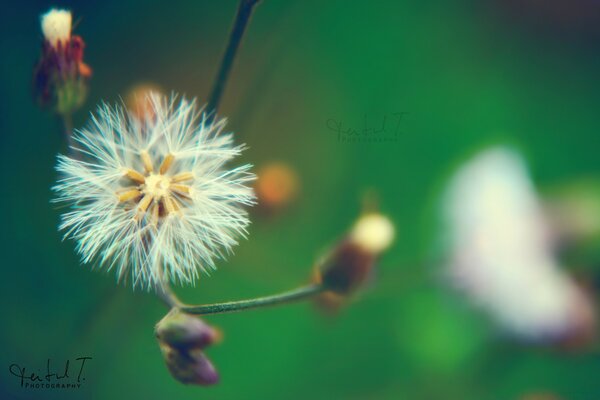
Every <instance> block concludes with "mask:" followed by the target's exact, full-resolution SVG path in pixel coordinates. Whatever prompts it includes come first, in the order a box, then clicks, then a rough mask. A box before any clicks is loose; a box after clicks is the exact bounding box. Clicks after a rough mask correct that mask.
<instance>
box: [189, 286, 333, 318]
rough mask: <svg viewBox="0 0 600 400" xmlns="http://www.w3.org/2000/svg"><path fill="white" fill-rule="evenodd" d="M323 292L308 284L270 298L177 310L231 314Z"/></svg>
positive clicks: (321, 288) (204, 313)
mask: <svg viewBox="0 0 600 400" xmlns="http://www.w3.org/2000/svg"><path fill="white" fill-rule="evenodd" d="M325 290H326V289H325V287H324V286H322V285H320V284H310V285H306V286H302V287H299V288H297V289H293V290H289V291H287V292H283V293H279V294H275V295H272V296H265V297H257V298H254V299H248V300H240V301H230V302H226V303H215V304H205V305H197V306H193V305H181V306H179V309H180V310H181V311H183V312H186V313H188V314H196V315H206V314H223V313H231V312H238V311H243V310H247V309H250V308H259V307H267V306H274V305H279V304H285V303H290V302H293V301H297V300H303V299H306V298H308V297H312V296H314V295H316V294H319V293H321V292H323V291H325Z"/></svg>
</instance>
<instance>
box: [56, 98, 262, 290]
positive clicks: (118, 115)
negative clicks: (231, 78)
mask: <svg viewBox="0 0 600 400" xmlns="http://www.w3.org/2000/svg"><path fill="white" fill-rule="evenodd" d="M149 102H150V104H151V105H152V107H153V113H151V114H147V117H146V118H144V119H140V118H139V116H138V115H137V114H136V113H134V112H129V111H126V110H125V109H124V108H123V107H122V106H115V107H110V106H108V105H105V104H104V105H101V106H100V107H99V108H98V112H97V113H96V115H93V116H92V118H91V123H90V124H89V125H88V126H87V127H86V128H84V129H81V130H78V131H76V132H75V133H74V136H73V139H74V142H75V143H76V144H75V145H74V146H73V154H72V156H63V155H60V156H59V158H58V166H57V170H58V172H59V174H60V179H59V181H58V183H57V185H56V186H55V187H54V190H55V191H56V193H57V199H56V201H57V202H61V203H66V204H68V205H70V210H69V211H67V212H65V213H64V214H63V216H62V221H61V225H60V229H61V230H63V231H64V232H65V237H68V238H72V239H74V240H75V241H76V242H77V247H76V248H77V251H78V253H79V254H80V255H81V257H82V261H83V262H84V263H89V262H94V261H95V262H97V263H98V264H99V265H101V266H103V267H105V268H106V269H114V270H115V271H116V273H117V276H118V278H119V279H126V278H127V277H130V278H131V280H132V282H133V286H134V287H135V286H140V287H143V288H155V287H158V286H161V285H163V284H164V283H165V282H167V281H172V282H176V283H191V284H193V283H194V282H195V279H196V278H197V277H198V275H199V272H208V271H209V270H211V269H214V268H215V260H217V259H222V258H224V257H225V256H226V255H227V254H229V253H231V251H232V248H233V246H235V245H236V244H237V243H238V242H237V240H238V238H239V237H241V236H245V235H246V233H247V232H246V227H247V226H248V224H249V220H248V217H247V213H246V211H245V210H244V206H247V205H252V204H254V193H253V191H252V189H251V188H250V187H249V186H247V185H248V184H249V183H250V182H251V181H252V180H253V179H254V175H253V174H252V173H251V172H250V171H249V170H250V165H243V166H240V167H236V168H233V169H228V167H227V166H226V164H227V163H228V162H229V161H230V160H232V159H233V158H235V157H236V156H238V155H239V154H240V153H241V151H242V150H243V149H244V147H243V146H235V145H234V144H233V137H232V135H231V134H230V133H224V132H223V130H224V127H225V121H224V120H217V121H214V122H208V121H207V118H206V115H205V114H204V113H203V112H202V110H200V109H198V107H197V106H196V104H195V102H194V101H191V102H190V101H188V100H186V99H180V100H177V98H176V97H175V96H173V97H171V98H170V99H169V98H166V97H164V96H160V95H157V94H152V95H150V97H149Z"/></svg>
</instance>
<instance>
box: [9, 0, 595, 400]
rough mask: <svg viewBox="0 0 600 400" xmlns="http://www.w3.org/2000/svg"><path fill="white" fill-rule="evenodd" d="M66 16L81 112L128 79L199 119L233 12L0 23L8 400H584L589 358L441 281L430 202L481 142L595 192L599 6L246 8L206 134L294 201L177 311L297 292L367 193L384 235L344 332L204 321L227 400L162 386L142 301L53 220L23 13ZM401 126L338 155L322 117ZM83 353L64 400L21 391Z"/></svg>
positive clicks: (100, 13) (216, 6)
mask: <svg viewBox="0 0 600 400" xmlns="http://www.w3.org/2000/svg"><path fill="white" fill-rule="evenodd" d="M51 6H59V7H67V8H69V9H71V10H72V11H73V12H74V15H75V19H77V18H81V21H80V23H79V25H78V26H77V27H76V29H75V32H76V33H77V34H80V35H81V36H83V38H84V39H85V41H86V43H87V48H86V57H85V59H86V61H87V63H88V64H89V65H90V66H91V67H92V68H93V70H94V76H93V78H92V81H91V92H90V97H89V99H88V101H87V102H86V105H85V106H84V109H83V110H81V111H80V112H79V113H78V114H77V115H76V116H75V125H76V126H81V125H82V124H84V123H85V121H86V119H87V116H88V114H89V112H90V111H92V110H93V109H94V107H95V104H97V103H98V102H99V101H101V100H106V101H109V102H114V101H118V99H119V96H125V95H126V94H127V92H128V90H129V89H130V88H131V87H132V86H133V85H135V84H137V83H141V82H153V83H155V84H157V85H159V86H160V87H162V88H164V89H165V90H167V91H171V90H173V91H175V92H178V93H182V94H186V95H188V96H197V97H199V98H200V99H202V100H204V99H206V97H207V94H208V92H209V89H210V87H211V82H212V78H213V76H214V75H215V73H216V68H217V65H218V63H219V59H220V55H221V53H222V49H223V46H224V44H225V42H226V39H227V34H228V32H229V29H230V26H231V21H232V19H233V16H234V14H235V10H236V6H237V3H236V2H235V1H233V0H228V1H223V2H209V1H203V2H199V1H187V2H183V1H169V2H164V1H127V2H121V1H114V0H107V1H102V2H97V3H96V2H91V1H86V2H83V1H82V2H59V3H52V2H46V1H39V2H35V1H31V2H12V3H10V2H8V3H7V4H5V5H4V7H3V9H2V12H1V14H0V30H1V31H2V34H1V35H0V37H1V39H0V55H1V56H0V57H1V58H0V60H1V62H0V135H1V145H0V146H1V147H0V152H1V154H0V168H1V171H2V179H1V182H2V193H1V196H0V209H2V210H3V215H2V222H1V225H2V227H3V228H2V230H1V232H2V240H1V241H0V243H1V244H0V246H1V249H0V250H1V252H2V255H3V257H2V270H3V276H2V279H0V293H2V299H1V302H0V311H1V313H2V324H1V329H0V343H1V345H2V351H1V352H0V361H1V362H0V365H1V366H2V371H3V372H1V373H0V397H2V398H7V399H8V398H10V399H12V398H15V399H28V398H50V399H65V398H93V399H130V398H131V399H138V398H139V399H165V398H177V399H179V398H181V399H187V398H189V399H191V398H200V399H255V398H256V399H258V398H260V399H283V398H285V399H306V398H315V399H521V398H522V397H523V396H524V395H526V394H530V393H538V392H552V393H554V394H556V395H558V396H561V398H564V399H598V398H600V379H599V377H600V358H599V353H598V351H597V347H598V346H597V345H592V346H591V348H586V349H585V350H579V351H564V350H558V349H549V348H546V347H542V346H531V345H530V346H526V345H523V344H518V343H517V342H515V341H513V340H511V338H509V337H506V336H504V335H501V334H498V333H497V332H496V331H495V330H494V329H493V327H492V326H491V325H490V323H489V321H488V320H487V319H486V318H485V317H482V316H481V315H480V314H479V313H477V312H474V311H473V310H472V309H471V308H469V307H468V306H467V305H465V303H464V301H463V300H462V299H461V298H459V297H456V296H453V295H452V293H451V292H450V291H448V290H447V289H446V288H445V287H444V285H442V284H441V282H440V278H439V267H438V263H437V260H438V257H437V255H436V254H437V250H436V243H438V237H439V230H438V224H437V219H438V215H437V214H438V209H437V205H438V202H439V196H440V193H441V190H442V188H443V184H444V182H445V179H447V178H448V176H449V174H450V173H451V171H452V169H453V168H454V167H455V166H456V165H457V163H459V162H460V161H461V160H463V159H464V157H465V156H467V155H469V154H471V153H472V152H473V151H474V150H475V149H477V148H481V147H482V146H484V145H487V144H491V143H510V144H513V145H515V146H517V147H518V148H520V149H521V150H522V151H523V152H524V154H525V155H526V157H527V160H528V162H529V164H530V166H531V168H532V171H533V176H534V178H535V181H536V184H538V185H539V186H540V187H544V186H551V185H554V184H556V183H558V182H563V181H568V180H571V179H576V178H579V177H589V176H594V175H595V174H596V173H598V172H599V171H598V168H599V167H600V162H599V157H598V153H599V143H600V142H599V141H598V134H599V127H600V113H599V112H598V106H599V105H600V79H598V74H599V72H598V71H600V52H599V50H600V42H599V39H600V17H599V16H600V13H599V11H598V10H599V7H598V6H597V5H595V2H593V1H585V0H577V1H572V2H567V1H563V2H560V1H549V2H538V1H533V0H532V1H528V0H521V1H518V0H512V1H504V2H503V1H488V2H480V1H474V0H472V1H468V0H460V1H443V0H437V1H429V2H423V1H416V0H412V1H377V2H375V1H373V2H360V1H357V2H349V1H316V0H309V1H281V0H265V1H264V2H263V3H262V4H261V5H260V6H259V7H258V8H257V9H256V13H255V16H254V18H253V20H252V21H251V24H250V27H249V30H248V32H247V35H246V37H245V39H244V43H243V46H242V48H241V51H240V53H239V57H238V59H237V61H236V64H235V67H234V70H233V73H232V77H231V81H230V82H229V86H228V88H227V90H226V93H225V97H224V101H223V104H222V107H221V110H220V113H221V114H222V115H224V116H227V117H228V118H229V125H228V126H229V128H230V129H231V130H233V131H234V132H236V138H237V140H238V142H245V143H247V144H248V145H249V146H250V149H249V150H248V151H246V152H245V154H244V155H243V160H244V161H247V162H251V163H253V164H255V165H256V166H257V167H260V166H262V165H265V164H266V163H269V162H272V161H284V162H286V163H287V164H288V165H290V166H291V167H292V168H294V170H295V171H296V173H297V175H298V177H299V179H300V182H301V189H300V193H299V196H298V198H297V199H296V201H295V202H294V203H293V205H292V206H291V207H290V208H288V209H287V210H286V211H285V212H283V213H281V214H280V215H278V216H277V217H276V218H264V217H262V216H260V215H258V214H256V215H254V217H253V224H252V226H251V229H250V237H249V240H247V241H244V242H242V243H241V245H240V246H239V247H238V248H237V249H236V254H235V256H234V257H232V258H231V259H230V260H229V261H227V262H222V263H220V266H219V269H218V271H216V272H215V273H214V274H212V276H211V277H205V278H203V279H201V281H200V282H199V283H198V285H197V286H196V287H195V288H179V289H178V290H177V291H178V294H180V295H181V297H182V298H183V299H185V300H186V301H188V302H196V303H203V302H213V301H219V300H233V299H238V298H246V297H251V296H257V295H263V294H269V293H272V292H276V291H279V290H282V289H286V288H290V287H294V286H296V285H297V284H299V283H300V282H303V281H305V280H306V279H307V277H308V275H309V273H310V269H311V266H312V264H313V261H314V260H315V259H316V257H318V256H319V255H320V254H321V252H322V251H323V250H324V249H326V248H327V246H328V245H330V244H332V243H334V242H335V240H336V239H338V238H339V237H340V236H341V235H342V234H343V233H344V232H345V231H346V230H347V229H348V227H349V226H350V225H351V224H352V222H353V221H354V219H355V218H356V216H357V215H358V214H359V212H360V210H361V201H362V198H363V196H364V193H365V192H366V191H368V190H374V191H375V192H376V193H377V196H378V198H379V204H380V208H381V210H382V211H383V212H384V213H386V214H388V215H389V216H390V218H391V219H392V220H393V222H394V223H395V224H396V226H397V229H398V237H397V240H396V242H395V244H394V246H393V248H392V249H391V250H390V251H389V252H388V253H387V254H385V256H384V257H383V258H382V259H381V262H380V265H379V269H378V271H377V277H376V278H377V279H376V280H375V282H374V284H373V285H372V287H370V288H369V290H367V291H365V293H363V294H362V295H361V296H360V298H359V299H357V301H355V302H354V303H353V304H352V305H351V306H350V307H348V308H347V309H345V310H344V311H343V312H342V313H341V314H340V315H339V316H338V317H337V318H335V319H327V318H324V317H323V316H321V315H319V314H318V313H316V312H315V309H314V308H313V307H311V306H310V305H309V304H305V303H303V304H296V305H290V306H287V307H281V308H273V309H263V310H256V311H251V312H247V313H241V314H232V315H223V316H214V317H210V318H207V320H208V321H209V322H210V323H211V324H213V325H216V326H219V327H220V328H221V329H222V330H223V331H224V333H225V340H224V341H223V342H222V343H221V344H220V345H217V346H214V347H212V348H210V349H209V350H208V354H209V356H210V358H211V359H212V360H213V362H214V363H215V365H216V366H217V368H218V370H219V372H220V375H221V382H220V384H218V385H217V386H214V387H210V388H202V387H194V386H185V385H182V384H180V383H178V382H177V381H175V380H174V379H173V378H172V377H171V376H170V375H169V373H168V371H167V369H166V367H165V365H164V363H163V360H162V357H161V354H160V351H159V348H158V346H157V343H156V341H155V338H154V336H153V326H154V324H155V323H156V322H157V321H158V320H159V319H160V318H161V317H162V316H163V315H164V314H165V312H166V309H165V308H164V306H163V305H162V304H161V303H160V302H159V301H158V300H157V299H156V298H155V297H153V296H152V295H149V294H147V293H144V292H140V291H137V292H134V291H133V290H132V289H131V288H130V287H128V286H124V285H116V284H115V278H114V276H113V275H112V274H104V273H100V272H97V271H90V268H89V267H88V266H80V265H79V262H78V259H77V257H76V255H75V254H74V251H73V243H72V242H70V241H68V242H61V235H60V234H59V233H57V229H56V227H57V223H58V218H59V210H57V209H56V208H55V207H54V206H53V205H51V204H50V202H49V200H50V198H51V196H52V195H51V192H50V187H51V186H52V185H53V182H54V181H55V178H56V173H55V171H54V165H55V157H56V154H57V153H59V152H61V151H64V149H65V144H64V143H63V141H62V137H61V134H60V129H61V128H60V125H59V123H58V122H57V121H56V120H55V119H54V118H53V117H52V116H51V115H49V114H47V113H45V112H43V111H41V110H39V109H38V108H37V107H36V106H35V104H34V102H33V101H32V99H31V92H30V89H31V88H30V84H31V73H32V67H33V65H34V62H35V60H36V58H37V57H38V54H39V48H40V45H41V38H42V36H41V32H40V28H39V15H40V14H42V13H44V12H45V11H47V9H49V8H50V7H51ZM395 112H406V113H408V114H407V115H406V117H405V119H404V120H403V122H402V125H401V132H400V133H399V136H398V140H397V141H395V142H392V143H386V144H382V143H364V142H363V143H341V142H339V141H338V140H337V136H336V134H335V133H333V132H331V131H330V130H329V129H328V128H327V125H326V122H327V120H329V119H336V120H338V121H343V123H344V124H345V125H347V126H361V124H362V121H363V118H364V115H365V114H366V115H368V116H369V118H373V119H374V120H377V119H381V118H383V116H385V115H390V114H392V113H395ZM78 356H91V357H93V360H92V361H90V363H89V365H87V368H86V376H87V377H88V379H87V380H86V382H85V385H84V386H83V388H82V389H80V390H78V391H73V392H67V391H52V390H36V391H27V390H24V389H21V388H19V387H18V382H17V380H16V379H14V377H13V376H10V375H9V374H8V366H9V365H10V364H11V363H15V362H16V363H19V364H22V365H25V366H31V367H32V368H33V367H37V366H39V367H43V366H44V365H45V362H46V359H47V358H52V359H53V360H65V359H68V358H70V359H74V358H75V357H78Z"/></svg>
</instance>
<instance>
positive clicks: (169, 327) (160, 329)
mask: <svg viewBox="0 0 600 400" xmlns="http://www.w3.org/2000/svg"><path fill="white" fill-rule="evenodd" d="M155 333H156V337H157V338H158V340H160V341H161V342H164V343H165V344H167V345H169V346H171V347H176V348H180V349H194V348H198V349H203V348H205V347H206V346H208V345H211V344H213V343H215V342H218V341H219V340H220V338H221V334H220V332H219V331H218V330H217V329H215V328H213V327H212V326H210V325H208V324H206V323H205V322H204V321H202V320H201V319H200V318H198V317H194V316H192V315H189V314H186V313H183V312H181V311H179V310H177V309H173V310H171V311H170V312H169V313H168V314H167V315H166V316H165V317H164V318H163V319H162V320H160V321H159V323H158V324H157V325H156V328H155Z"/></svg>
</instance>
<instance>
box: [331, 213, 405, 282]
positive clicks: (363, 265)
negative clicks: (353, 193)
mask: <svg viewBox="0 0 600 400" xmlns="http://www.w3.org/2000/svg"><path fill="white" fill-rule="evenodd" d="M393 239H394V226H393V225H392V223H391V222H390V220H389V219H388V218H387V217H385V216H383V215H381V214H375V213H373V214H367V215H364V216H363V217H361V218H359V219H358V221H357V222H356V224H355V225H354V227H353V228H352V230H351V232H350V234H349V235H348V237H347V238H346V239H345V240H343V241H342V242H341V243H340V244H339V245H338V246H337V247H336V248H335V249H334V250H333V251H332V253H331V254H330V255H329V256H328V257H326V258H325V259H324V261H323V262H322V263H321V265H320V273H321V275H320V277H319V279H320V280H321V281H322V283H323V284H324V285H325V286H326V287H327V288H329V289H330V290H331V291H333V292H335V293H338V294H348V293H351V292H353V291H355V290H356V289H358V288H359V287H360V286H362V285H363V284H364V282H365V281H366V280H367V279H368V277H369V276H370V274H371V271H372V269H373V265H374V263H375V260H376V258H377V256H378V255H379V254H380V253H381V252H382V251H384V250H385V249H387V248H388V247H389V246H390V245H391V244H392V241H393Z"/></svg>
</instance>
